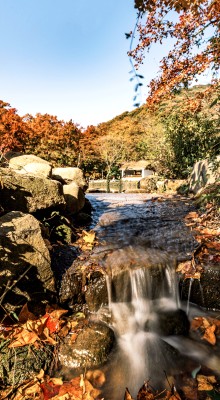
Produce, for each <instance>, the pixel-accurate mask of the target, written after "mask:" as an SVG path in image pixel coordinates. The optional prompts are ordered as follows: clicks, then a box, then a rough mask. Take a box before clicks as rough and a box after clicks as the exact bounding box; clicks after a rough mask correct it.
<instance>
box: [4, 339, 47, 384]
mask: <svg viewBox="0 0 220 400" xmlns="http://www.w3.org/2000/svg"><path fill="white" fill-rule="evenodd" d="M8 345H9V341H8V340H1V341H0V384H3V385H4V386H7V385H13V386H15V385H18V384H20V383H21V382H23V381H25V380H26V379H29V378H30V377H31V376H32V375H34V374H36V373H39V372H40V370H41V369H43V370H44V371H48V369H49V368H50V366H51V365H52V361H53V358H54V347H53V346H49V345H42V347H39V348H36V347H35V346H34V345H27V346H23V347H17V348H8Z"/></svg>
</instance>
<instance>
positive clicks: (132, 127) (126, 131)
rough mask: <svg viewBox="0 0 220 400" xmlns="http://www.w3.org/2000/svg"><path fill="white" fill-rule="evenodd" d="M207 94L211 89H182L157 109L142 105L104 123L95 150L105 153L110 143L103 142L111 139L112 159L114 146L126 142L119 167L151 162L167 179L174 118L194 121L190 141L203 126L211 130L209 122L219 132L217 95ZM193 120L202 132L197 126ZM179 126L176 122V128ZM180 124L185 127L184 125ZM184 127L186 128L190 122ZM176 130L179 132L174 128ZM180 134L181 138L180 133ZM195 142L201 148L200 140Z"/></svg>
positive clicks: (98, 131) (118, 161)
mask: <svg viewBox="0 0 220 400" xmlns="http://www.w3.org/2000/svg"><path fill="white" fill-rule="evenodd" d="M208 91H209V85H197V86H194V87H192V88H189V89H182V90H179V91H176V92H175V93H174V94H173V96H172V97H171V98H169V99H167V100H166V101H163V102H162V103H160V105H159V106H158V108H157V109H154V110H149V109H147V106H146V105H142V106H141V107H139V108H136V109H135V110H133V111H131V112H127V111H126V112H124V113H122V114H120V115H118V116H116V117H115V118H113V119H112V120H110V121H107V122H103V123H101V124H99V125H98V126H97V127H96V128H95V129H96V134H97V136H96V139H95V141H96V147H97V145H98V147H100V146H101V148H102V149H103V148H104V147H106V146H107V143H106V142H105V139H104V138H105V137H106V138H108V142H110V145H109V149H108V154H109V156H110V154H111V152H112V150H111V148H112V147H113V143H114V142H116V143H117V142H119V141H120V143H122V142H123V143H124V147H125V149H124V150H123V151H121V157H120V155H118V157H117V162H116V164H117V163H120V162H122V161H130V160H133V161H136V160H139V159H142V158H144V159H146V160H148V161H149V166H151V167H153V168H154V169H156V170H157V171H158V172H159V173H162V174H164V175H167V174H169V168H170V166H169V162H170V160H168V159H171V158H172V156H173V155H172V149H171V148H170V143H168V142H169V138H168V134H167V130H168V129H171V128H168V125H169V124H170V121H171V120H172V118H173V117H175V118H176V116H179V118H180V116H181V118H182V120H183V119H186V118H187V119H189V120H190V121H191V125H192V128H191V131H192V132H191V133H190V135H191V138H190V137H189V138H188V139H187V140H188V141H193V129H197V130H198V129H200V126H202V124H203V123H204V124H206V125H207V126H209V125H210V124H211V125H212V122H210V121H212V120H215V124H214V125H215V126H214V125H213V129H216V125H217V124H216V121H217V120H218V121H219V104H218V101H217V100H216V99H217V96H218V93H216V92H214V93H210V94H209V93H208ZM213 102H214V103H216V104H213ZM211 105H212V106H211ZM194 120H195V121H196V124H197V125H198V126H199V128H197V127H196V124H194ZM204 121H205V122H204ZM178 123H179V122H178V121H177V125H178ZM181 123H182V124H183V122H182V121H181ZM184 123H186V125H187V121H185V122H184ZM179 124H180V123H179ZM194 125H195V126H194ZM211 125H210V127H208V128H207V129H208V130H207V132H209V134H210V129H212V126H211ZM175 129H177V128H176V127H175ZM182 129H183V128H182ZM184 129H185V128H184ZM204 129H205V127H204ZM178 134H179V135H181V132H180V133H178ZM215 134H216V132H215ZM109 137H110V138H111V140H110V141H109ZM196 140H197V141H198V145H199V140H200V138H197V139H196ZM184 151H185V150H184ZM96 156H97V157H100V156H101V154H99V156H98V153H97V155H96ZM111 156H112V154H111ZM199 156H200V155H199ZM107 161H108V160H107V158H106V157H105V159H104V158H103V162H105V163H106V162H107ZM168 161H169V162H168Z"/></svg>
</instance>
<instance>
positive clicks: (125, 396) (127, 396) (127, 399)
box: [124, 388, 134, 400]
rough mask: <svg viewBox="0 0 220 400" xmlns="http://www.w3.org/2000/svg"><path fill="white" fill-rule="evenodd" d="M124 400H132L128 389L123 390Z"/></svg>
mask: <svg viewBox="0 0 220 400" xmlns="http://www.w3.org/2000/svg"><path fill="white" fill-rule="evenodd" d="M124 400H134V399H133V397H132V396H131V394H130V392H129V390H128V388H126V389H125V395H124Z"/></svg>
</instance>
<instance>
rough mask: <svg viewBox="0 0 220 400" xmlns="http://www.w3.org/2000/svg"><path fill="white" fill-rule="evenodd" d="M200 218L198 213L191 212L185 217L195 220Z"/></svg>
mask: <svg viewBox="0 0 220 400" xmlns="http://www.w3.org/2000/svg"><path fill="white" fill-rule="evenodd" d="M198 217H199V214H198V213H197V212H196V211H191V212H189V213H188V214H187V215H186V216H185V219H194V218H198Z"/></svg>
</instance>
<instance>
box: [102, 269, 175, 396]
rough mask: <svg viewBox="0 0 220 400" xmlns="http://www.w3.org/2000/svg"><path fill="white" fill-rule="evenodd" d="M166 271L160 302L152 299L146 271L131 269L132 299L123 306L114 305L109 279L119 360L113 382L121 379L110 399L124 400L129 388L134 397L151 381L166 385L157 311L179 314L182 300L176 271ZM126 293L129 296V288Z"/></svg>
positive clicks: (148, 273) (115, 303)
mask: <svg viewBox="0 0 220 400" xmlns="http://www.w3.org/2000/svg"><path fill="white" fill-rule="evenodd" d="M164 268H165V270H166V273H165V274H164V281H163V283H162V285H161V287H160V290H159V292H160V297H159V298H157V299H153V292H152V279H151V275H150V270H148V269H147V268H138V269H134V270H132V269H130V272H129V274H130V283H131V299H130V295H129V296H128V299H127V301H126V298H125V301H123V302H117V299H116V301H114V302H113V301H112V293H111V284H110V281H109V279H108V285H107V286H108V290H109V308H110V310H111V313H112V328H113V330H114V332H115V335H116V338H117V356H116V357H115V359H114V360H113V362H112V366H111V368H110V370H112V374H113V376H114V381H115V380H116V379H117V378H118V381H117V383H116V385H114V387H112V386H111V394H110V397H109V393H108V399H109V398H112V399H114V400H116V399H122V398H123V394H124V390H125V387H126V386H128V387H129V390H130V392H131V394H132V395H133V396H134V397H135V396H136V394H137V392H138V390H139V389H140V387H141V386H142V385H143V383H144V381H146V380H148V379H149V380H150V381H151V383H155V384H156V385H157V387H158V385H161V383H162V382H164V381H165V374H164V370H167V363H168V362H169V361H168V359H167V360H166V356H165V354H164V349H163V346H161V339H160V337H159V336H158V334H157V332H156V327H157V322H158V314H157V310H160V311H161V310H164V311H165V310H177V308H178V307H179V298H178V295H177V293H178V290H177V282H176V281H175V274H174V270H172V269H171V268H167V267H164ZM123 290H124V292H126V287H125V288H123ZM124 296H125V295H124V294H123V298H124ZM110 375H111V372H110ZM116 377H117V378H116ZM108 379H109V378H108ZM112 379H113V377H112ZM110 380H111V377H110Z"/></svg>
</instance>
